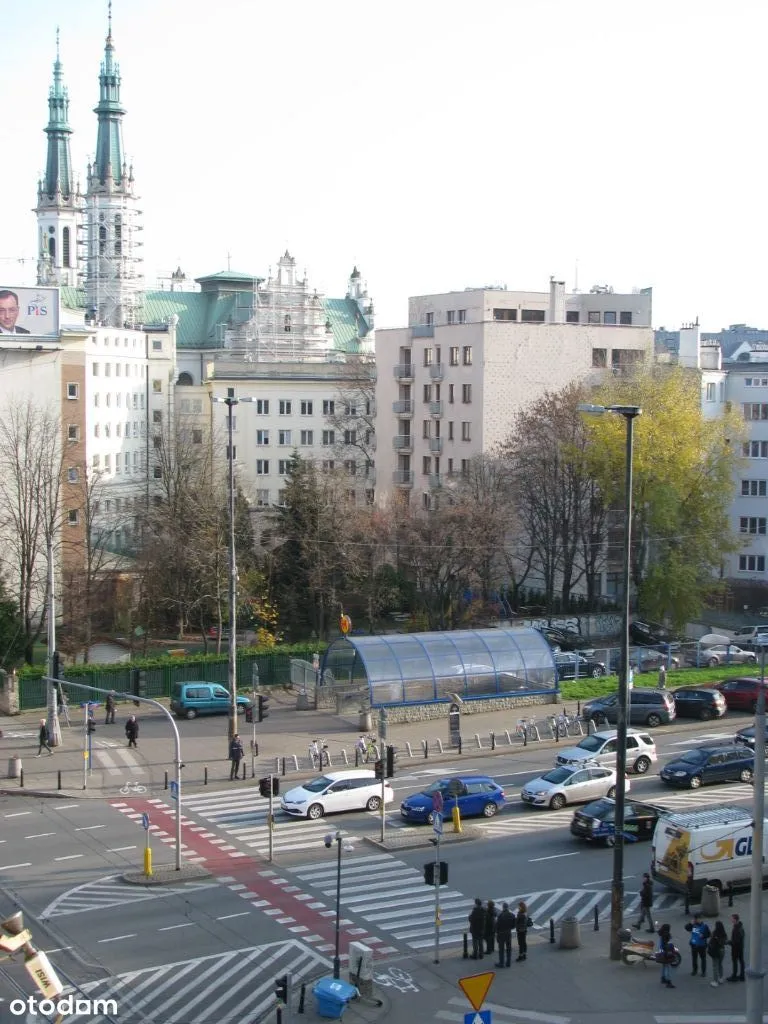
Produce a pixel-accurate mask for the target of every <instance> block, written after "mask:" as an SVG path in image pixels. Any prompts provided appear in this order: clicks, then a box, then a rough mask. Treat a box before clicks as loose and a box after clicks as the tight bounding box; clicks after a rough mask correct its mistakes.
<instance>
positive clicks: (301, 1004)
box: [298, 982, 307, 1013]
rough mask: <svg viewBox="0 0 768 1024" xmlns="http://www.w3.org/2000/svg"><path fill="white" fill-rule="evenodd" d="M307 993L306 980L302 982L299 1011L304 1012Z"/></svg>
mask: <svg viewBox="0 0 768 1024" xmlns="http://www.w3.org/2000/svg"><path fill="white" fill-rule="evenodd" d="M306 994H307V986H306V985H305V984H304V982H302V983H301V992H300V993H299V1010H298V1012H299V1013H304V998H305V996H306Z"/></svg>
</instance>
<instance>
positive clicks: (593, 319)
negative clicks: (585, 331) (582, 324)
mask: <svg viewBox="0 0 768 1024" xmlns="http://www.w3.org/2000/svg"><path fill="white" fill-rule="evenodd" d="M587 323H588V324H599V323H600V310H599V309H590V310H589V312H588V313H587Z"/></svg>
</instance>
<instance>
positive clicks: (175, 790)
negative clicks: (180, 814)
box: [168, 779, 179, 800]
mask: <svg viewBox="0 0 768 1024" xmlns="http://www.w3.org/2000/svg"><path fill="white" fill-rule="evenodd" d="M168 788H169V789H170V791H171V800H178V799H179V784H178V782H175V781H174V780H173V779H171V781H170V782H169V783H168Z"/></svg>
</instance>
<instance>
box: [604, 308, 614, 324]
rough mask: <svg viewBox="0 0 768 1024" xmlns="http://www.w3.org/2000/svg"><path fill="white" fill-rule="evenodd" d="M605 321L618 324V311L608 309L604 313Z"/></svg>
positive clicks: (605, 322)
mask: <svg viewBox="0 0 768 1024" xmlns="http://www.w3.org/2000/svg"><path fill="white" fill-rule="evenodd" d="M603 323H604V324H610V325H615V324H616V311H615V310H610V309H606V311H605V312H604V313H603Z"/></svg>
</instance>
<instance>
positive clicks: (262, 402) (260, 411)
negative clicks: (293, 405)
mask: <svg viewBox="0 0 768 1024" xmlns="http://www.w3.org/2000/svg"><path fill="white" fill-rule="evenodd" d="M256 415H257V416H268V415H269V399H268V398H257V399H256ZM267 493H269V492H267Z"/></svg>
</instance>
